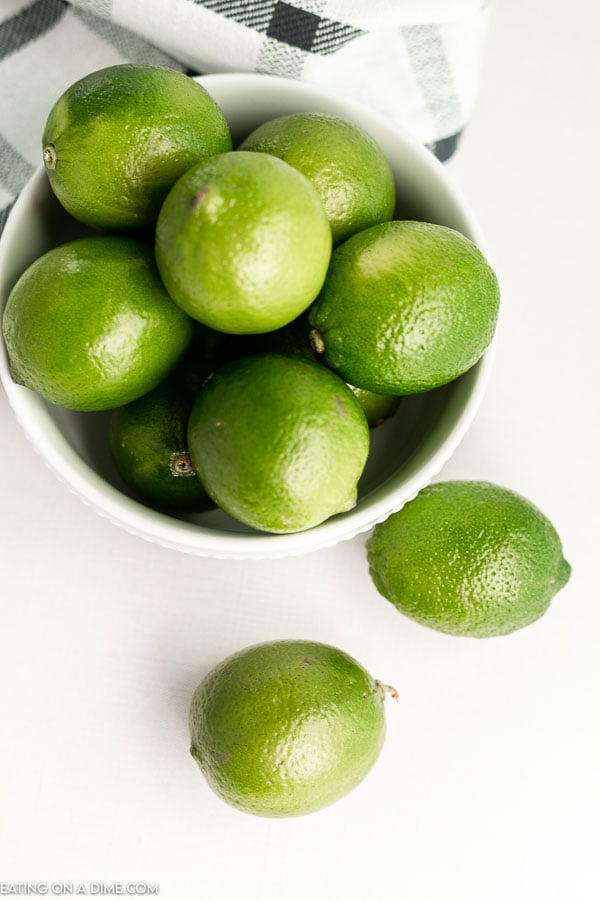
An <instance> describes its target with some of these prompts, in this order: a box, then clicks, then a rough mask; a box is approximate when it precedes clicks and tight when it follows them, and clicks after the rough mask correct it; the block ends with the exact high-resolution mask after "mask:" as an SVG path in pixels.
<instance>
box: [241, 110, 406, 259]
mask: <svg viewBox="0 0 600 900" xmlns="http://www.w3.org/2000/svg"><path fill="white" fill-rule="evenodd" d="M240 149H241V150H253V151H254V152H257V151H258V152H261V153H270V154H272V155H273V156H278V157H279V158H280V159H283V160H285V162H286V163H289V165H290V166H293V167H294V168H295V169H298V171H299V172H302V173H303V174H304V175H306V177H307V178H308V179H309V180H310V181H311V182H312V183H313V184H314V186H315V187H316V189H317V191H318V192H319V194H320V195H321V198H322V200H323V203H324V205H325V211H326V212H327V218H328V219H329V224H330V226H331V233H332V237H333V244H334V246H335V245H336V244H339V243H340V242H341V241H345V240H346V238H348V237H350V235H351V234H355V233H356V232H358V231H364V229H365V228H369V227H370V226H371V225H377V224H378V223H379V222H387V221H389V220H390V219H391V218H392V216H393V214H394V206H395V203H396V191H395V186H394V176H393V174H392V170H391V168H390V164H389V163H388V161H387V159H386V158H385V156H384V154H383V152H382V150H381V148H380V147H379V145H378V144H377V143H376V142H375V141H374V140H373V138H372V137H371V136H370V135H369V134H367V132H366V131H364V130H363V129H362V128H359V127H358V126H357V125H353V124H352V123H351V122H347V121H346V120H345V119H341V118H339V116H332V115H327V114H325V113H314V112H301V113H292V114H291V115H287V116H280V117H279V118H277V119H271V120H270V121H268V122H265V123H264V124H263V125H260V126H259V127H258V128H257V129H256V130H255V131H253V132H252V134H250V135H249V136H248V137H247V138H246V140H245V141H244V142H243V143H242V144H241V146H240Z"/></svg>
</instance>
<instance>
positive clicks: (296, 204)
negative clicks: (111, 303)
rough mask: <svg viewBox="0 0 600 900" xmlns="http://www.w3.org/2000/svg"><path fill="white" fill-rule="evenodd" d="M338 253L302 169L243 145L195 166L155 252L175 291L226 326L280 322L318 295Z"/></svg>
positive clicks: (163, 220) (164, 216) (182, 301)
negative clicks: (332, 256)
mask: <svg viewBox="0 0 600 900" xmlns="http://www.w3.org/2000/svg"><path fill="white" fill-rule="evenodd" d="M330 254H331V233H330V230H329V224H328V222H327V216H326V215H325V210H324V208H323V204H322V202H321V199H320V197H319V195H318V194H317V192H316V190H315V189H314V187H313V186H312V185H311V183H310V182H309V181H308V179H307V178H305V177H304V175H302V174H301V173H300V172H297V171H296V170H295V169H293V168H292V167H291V166H288V165H287V164H286V163H284V162H282V161H281V160H280V159H276V158H275V157H274V156H267V155H266V154H262V153H246V152H242V151H239V152H238V151H236V152H232V153H224V154H221V155H220V156H215V157H213V158H212V159H210V160H207V161H206V162H203V163H200V164H199V165H197V166H194V167H193V168H192V169H190V170H189V171H188V172H186V174H185V175H183V176H182V178H180V179H179V181H178V182H177V183H176V184H175V185H174V186H173V188H172V189H171V191H170V192H169V195H168V196H167V199H166V200H165V202H164V205H163V207H162V209H161V211H160V215H159V217H158V223H157V228H156V259H157V262H158V267H159V269H160V273H161V276H162V278H163V281H164V283H165V285H166V287H167V290H168V291H169V293H170V294H171V296H172V297H173V299H174V300H175V301H176V303H178V304H179V305H180V306H181V308H182V309H184V310H185V311H186V312H187V313H188V314H189V315H190V316H192V317H193V318H195V319H197V320H198V321H199V322H203V323H204V324H205V325H208V326H210V327H211V328H215V329H216V330H218V331H224V332H230V333H233V334H256V333H260V332H264V331H272V330H274V329H276V328H280V327H281V326H283V325H286V324H287V323H288V322H291V321H292V319H295V318H296V316H298V315H300V313H301V312H302V311H303V310H305V309H306V308H307V307H308V306H309V305H310V304H311V303H312V301H313V300H314V299H315V297H316V295H317V294H318V292H319V290H320V289H321V286H322V284H323V281H324V278H325V274H326V272H327V266H328V264H329V258H330Z"/></svg>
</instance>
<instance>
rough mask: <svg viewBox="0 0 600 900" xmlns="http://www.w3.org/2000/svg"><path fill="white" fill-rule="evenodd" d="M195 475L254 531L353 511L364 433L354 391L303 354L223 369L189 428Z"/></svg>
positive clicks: (295, 526)
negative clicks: (254, 529)
mask: <svg viewBox="0 0 600 900" xmlns="http://www.w3.org/2000/svg"><path fill="white" fill-rule="evenodd" d="M188 446H189V451H190V454H191V457H192V461H193V463H194V467H195V469H196V472H197V473H198V477H199V478H200V480H201V481H202V483H203V484H204V487H205V488H206V491H207V493H208V494H209V495H210V496H211V497H212V498H213V500H214V501H215V503H217V505H218V506H220V507H221V508H222V509H223V510H225V512H227V513H229V515H231V516H233V518H235V519H238V520H239V521H240V522H243V523H245V524H246V525H250V526H252V527H254V528H257V529H259V530H261V531H269V532H276V533H285V532H294V531H303V530H305V529H307V528H311V527H313V526H314V525H318V524H319V523H320V522H323V521H324V520H325V519H327V518H329V517H330V516H332V515H334V514H335V513H339V512H344V511H346V510H349V509H351V508H352V507H353V506H354V505H355V504H356V497H357V482H358V479H359V477H360V475H361V474H362V471H363V469H364V466H365V463H366V459H367V455H368V452H369V427H368V425H367V421H366V419H365V416H364V413H363V411H362V409H361V408H360V405H359V403H358V401H357V399H356V398H355V396H354V394H353V393H352V391H351V390H350V389H349V388H348V387H347V385H346V384H344V382H343V381H341V379H339V378H338V377H337V376H336V375H334V374H333V373H332V372H329V371H328V370H327V369H325V368H324V367H323V366H321V365H319V364H318V363H315V362H311V361H310V360H308V359H305V358H303V357H301V356H286V355H284V354H276V353H264V354H257V355H255V356H249V357H246V358H245V359H241V360H238V361H236V362H232V363H228V364H227V365H225V366H223V367H222V368H221V369H219V370H218V371H217V372H216V373H215V374H214V376H213V377H212V378H210V379H209V380H208V381H207V382H206V383H205V386H204V387H203V389H202V390H201V391H200V393H199V394H198V396H197V398H196V401H195V403H194V406H193V408H192V413H191V416H190V422H189V428H188Z"/></svg>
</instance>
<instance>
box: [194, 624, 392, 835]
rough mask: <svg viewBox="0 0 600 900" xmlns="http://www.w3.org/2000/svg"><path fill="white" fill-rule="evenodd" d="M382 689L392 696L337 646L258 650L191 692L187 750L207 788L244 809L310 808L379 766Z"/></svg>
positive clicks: (284, 645) (236, 658) (226, 664)
mask: <svg viewBox="0 0 600 900" xmlns="http://www.w3.org/2000/svg"><path fill="white" fill-rule="evenodd" d="M386 690H388V691H390V692H392V693H394V694H395V691H394V690H393V689H391V688H385V687H384V686H383V685H381V684H380V683H379V682H377V681H375V680H374V679H373V678H372V677H371V676H370V675H369V673H368V672H367V671H366V670H365V669H364V668H363V667H362V666H361V665H360V664H359V663H358V662H357V661H356V660H355V659H353V658H352V657H351V656H348V654H347V653H344V652H343V651H342V650H338V649H337V648H335V647H330V646H328V645H326V644H320V643H315V642H314V641H299V640H296V641H273V642H272V643H265V644H257V645H255V646H253V647H248V648H246V649H245V650H242V651H240V652H239V653H236V654H234V655H233V656H230V657H229V658H228V659H226V660H224V661H223V662H221V663H220V664H219V665H217V666H216V668H214V669H213V670H212V671H211V672H209V674H208V675H207V676H206V677H205V678H204V680H203V681H202V682H201V683H200V685H199V686H198V688H197V689H196V692H195V693H194V696H193V699H192V703H191V708H190V717H189V718H190V731H191V738H192V742H191V753H192V756H193V757H194V759H195V760H196V762H197V763H198V765H199V766H200V768H201V770H202V772H203V774H204V777H205V778H206V780H207V782H208V784H209V785H210V787H211V788H212V789H213V790H214V791H215V792H216V793H217V794H218V795H219V797H221V798H222V799H223V800H225V801H226V802H227V803H230V804H231V805H232V806H235V807H237V808H238V809H241V810H243V811H244V812H247V813H253V814H254V815H258V816H272V817H281V816H300V815H305V814H307V813H311V812H315V811H316V810H319V809H322V808H323V807H325V806H328V805H329V804H331V803H334V802H335V801H336V800H339V799H340V798H341V797H343V796H344V795H345V794H347V793H348V792H349V791H351V790H352V789H353V788H354V787H356V785H357V784H359V782H361V781H362V780H363V778H365V776H366V775H367V773H368V772H369V771H370V769H371V768H372V766H373V765H374V763H375V761H376V760H377V757H378V756H379V754H380V752H381V748H382V746H383V742H384V738H385V713H384V708H383V700H384V698H385V694H386Z"/></svg>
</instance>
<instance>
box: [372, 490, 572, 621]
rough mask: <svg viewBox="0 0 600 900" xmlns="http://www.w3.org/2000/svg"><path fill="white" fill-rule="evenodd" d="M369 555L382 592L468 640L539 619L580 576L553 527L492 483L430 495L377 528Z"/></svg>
mask: <svg viewBox="0 0 600 900" xmlns="http://www.w3.org/2000/svg"><path fill="white" fill-rule="evenodd" d="M367 548H368V559H369V566H370V572H371V577H372V579H373V582H374V584H375V586H376V588H377V590H378V591H379V592H380V593H381V594H382V595H383V596H384V597H386V598H387V599H388V600H390V601H391V603H393V604H394V606H396V608H397V609H398V610H399V611H400V612H402V613H404V615H406V616H409V617H410V618H411V619H414V620H415V621H417V622H420V623H421V624H422V625H427V626H429V627H430V628H434V629H436V630H438V631H443V632H446V633H447V634H454V635H460V636H465V637H480V638H483V637H494V636H497V635H504V634H510V633H511V632H513V631H516V630H517V629H519V628H523V627H524V626H526V625H529V624H531V623H532V622H535V621H536V619H539V618H540V616H542V615H543V614H544V613H545V612H546V610H547V609H548V606H549V605H550V601H551V600H552V598H553V597H554V595H555V594H556V593H557V591H559V590H560V589H561V588H562V587H563V586H564V585H565V584H566V583H567V581H568V580H569V576H570V574H571V567H570V565H569V563H568V562H567V561H566V560H565V558H564V555H563V550H562V545H561V541H560V538H559V536H558V534H557V532H556V529H555V528H554V526H553V525H552V523H551V522H550V521H549V520H548V519H547V518H546V517H545V516H544V515H543V514H542V513H541V512H540V510H539V509H537V507H535V506H534V505H533V504H532V503H530V502H529V500H527V499H525V498H524V497H522V496H521V495H519V494H517V493H515V492H514V491H510V490H507V489H506V488H503V487H499V486H497V485H494V484H490V483H488V482H479V481H447V482H440V483H439V484H434V485H431V486H430V487H427V488H425V489H424V490H422V491H421V493H420V494H419V495H418V496H417V497H416V499H415V500H413V501H412V502H410V503H408V504H407V505H406V506H404V507H403V508H402V509H401V510H400V511H399V512H397V513H394V514H393V515H392V516H390V517H389V519H387V521H385V522H383V523H381V524H380V525H377V526H376V527H375V531H374V533H373V535H372V537H371V538H370V540H369V542H368V545H367Z"/></svg>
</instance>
